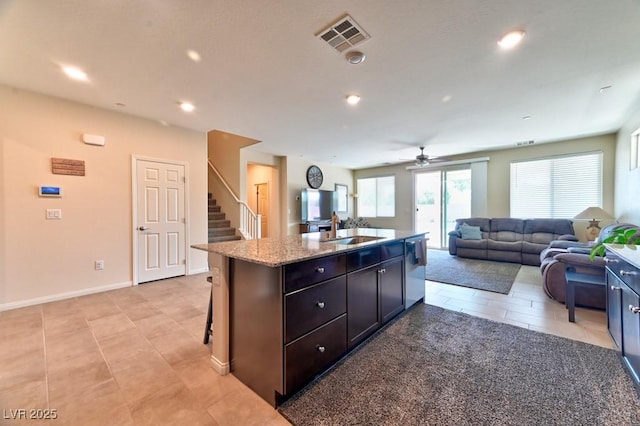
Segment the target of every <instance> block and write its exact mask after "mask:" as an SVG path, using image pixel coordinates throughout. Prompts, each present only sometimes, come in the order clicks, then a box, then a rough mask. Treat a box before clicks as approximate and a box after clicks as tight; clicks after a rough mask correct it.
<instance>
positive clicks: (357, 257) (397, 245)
mask: <svg viewBox="0 0 640 426" xmlns="http://www.w3.org/2000/svg"><path fill="white" fill-rule="evenodd" d="M192 247H193V248H195V249H199V250H205V251H208V252H209V269H210V271H211V276H212V297H213V306H214V308H213V334H212V349H211V352H212V354H211V361H212V365H213V367H214V369H215V370H216V371H218V372H219V373H220V374H227V373H229V371H233V373H234V375H235V376H236V377H237V378H238V379H239V380H241V381H242V382H243V383H245V384H246V385H247V386H249V387H250V388H251V389H253V390H254V391H255V392H256V393H257V394H258V395H260V396H261V397H262V398H264V399H265V400H266V401H268V402H269V403H271V404H272V405H274V406H277V405H278V404H279V402H280V401H281V400H282V399H284V398H286V397H288V396H290V395H292V394H293V393H295V392H296V391H297V390H299V389H301V388H302V387H303V386H304V385H305V384H307V383H308V382H309V381H311V380H313V378H314V377H315V376H316V375H318V374H320V373H322V372H323V371H324V370H326V369H327V368H329V367H330V366H331V365H333V364H334V363H335V362H336V361H337V360H339V359H340V358H341V357H342V356H344V355H345V354H346V353H348V352H349V351H350V350H352V349H353V348H355V347H356V346H357V345H359V344H361V343H362V342H363V341H364V340H366V338H367V337H369V336H371V335H372V334H373V333H374V332H375V331H376V330H378V329H379V328H380V327H382V326H384V325H385V324H386V323H387V322H388V321H390V320H391V319H392V318H394V317H395V316H396V315H398V314H400V313H401V312H403V311H404V310H405V309H407V308H408V307H410V306H411V305H413V304H414V303H416V302H418V301H419V300H422V299H423V298H424V265H425V264H426V256H427V253H426V237H425V234H424V233H418V232H413V231H396V230H388V229H372V228H356V229H348V230H339V231H337V233H336V235H335V236H333V238H331V235H330V234H329V233H325V232H323V233H320V232H318V233H310V234H302V235H292V236H286V237H281V238H264V239H257V240H246V241H230V242H222V243H213V244H202V245H194V246H192Z"/></svg>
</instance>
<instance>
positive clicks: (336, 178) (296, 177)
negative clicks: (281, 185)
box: [283, 157, 354, 235]
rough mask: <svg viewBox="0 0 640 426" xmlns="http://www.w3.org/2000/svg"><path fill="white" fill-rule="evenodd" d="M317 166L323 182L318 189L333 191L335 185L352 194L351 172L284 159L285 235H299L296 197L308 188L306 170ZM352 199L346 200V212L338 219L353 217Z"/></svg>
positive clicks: (352, 180)
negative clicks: (285, 192) (345, 187)
mask: <svg viewBox="0 0 640 426" xmlns="http://www.w3.org/2000/svg"><path fill="white" fill-rule="evenodd" d="M313 164H315V165H317V166H318V167H320V169H321V170H322V175H323V177H324V180H323V182H322V186H320V188H318V189H324V190H327V191H334V190H335V184H336V183H339V184H343V185H347V186H348V193H349V194H352V193H353V192H354V186H353V185H354V179H353V170H350V169H345V168H343V167H337V166H334V165H332V164H324V163H312V162H309V161H307V160H304V159H300V158H295V157H286V166H284V167H283V170H284V172H285V173H286V183H287V196H286V200H287V201H286V202H287V205H286V210H285V211H286V212H287V216H286V217H287V224H286V229H287V235H295V234H298V233H299V228H298V225H299V224H300V219H301V214H300V200H299V199H296V197H299V196H300V192H301V191H302V189H303V188H309V185H308V184H307V169H308V168H309V166H311V165H313ZM353 211H354V210H353V197H351V196H349V199H348V212H347V213H346V214H344V213H341V214H340V215H339V216H340V219H342V220H344V219H346V218H347V217H353Z"/></svg>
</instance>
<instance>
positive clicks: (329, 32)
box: [316, 15, 371, 53]
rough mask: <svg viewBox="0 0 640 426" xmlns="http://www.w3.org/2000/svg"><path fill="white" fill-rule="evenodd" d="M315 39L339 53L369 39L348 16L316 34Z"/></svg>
mask: <svg viewBox="0 0 640 426" xmlns="http://www.w3.org/2000/svg"><path fill="white" fill-rule="evenodd" d="M316 37H318V38H319V39H320V40H323V41H325V42H326V43H327V44H329V46H331V47H332V48H333V49H335V50H336V51H338V52H340V53H341V52H344V51H345V50H347V49H349V48H351V47H354V46H357V45H359V44H362V43H363V42H365V41H367V40H369V38H371V36H370V35H369V34H367V32H366V31H365V30H363V29H362V27H360V26H359V25H358V24H357V23H356V21H354V20H353V18H352V17H351V16H349V15H345V16H344V17H342V18H340V19H338V20H337V21H336V22H334V23H333V24H331V25H329V27H328V28H326V29H324V30H322V31H320V32H319V33H318V34H316Z"/></svg>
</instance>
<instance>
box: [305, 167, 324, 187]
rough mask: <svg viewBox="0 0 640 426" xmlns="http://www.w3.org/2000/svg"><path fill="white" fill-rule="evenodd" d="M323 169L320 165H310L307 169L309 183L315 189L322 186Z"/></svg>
mask: <svg viewBox="0 0 640 426" xmlns="http://www.w3.org/2000/svg"><path fill="white" fill-rule="evenodd" d="M322 180H323V176H322V170H320V167H318V166H315V165H314V166H310V167H309V168H308V169H307V183H308V184H309V186H310V187H311V188H313V189H318V188H320V186H322Z"/></svg>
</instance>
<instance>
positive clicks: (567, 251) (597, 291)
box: [540, 223, 640, 309]
mask: <svg viewBox="0 0 640 426" xmlns="http://www.w3.org/2000/svg"><path fill="white" fill-rule="evenodd" d="M616 229H638V230H639V231H640V227H638V226H636V225H633V224H630V223H612V224H610V225H607V226H605V227H604V228H602V230H601V231H600V235H599V236H598V238H597V240H596V242H597V241H601V240H603V239H605V238H607V237H609V236H610V235H612V233H613V231H615V230H616ZM592 246H593V243H577V242H568V241H552V242H551V243H550V244H549V246H548V247H547V248H546V249H544V250H543V251H542V252H541V253H540V261H541V264H540V273H541V274H542V287H543V288H544V291H545V293H547V295H548V296H549V297H550V298H552V299H554V300H557V301H558V302H561V303H565V300H566V287H567V280H566V277H565V272H566V270H567V267H569V266H571V267H573V268H575V270H576V271H577V272H580V273H583V274H593V275H598V276H600V277H602V279H604V273H605V271H604V268H605V262H604V259H603V258H602V257H595V258H594V259H593V260H591V259H590V258H589V253H590V252H591V247H592ZM606 302H607V299H606V289H605V287H599V288H598V287H578V288H576V305H580V306H584V307H588V308H597V309H605V307H606Z"/></svg>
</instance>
